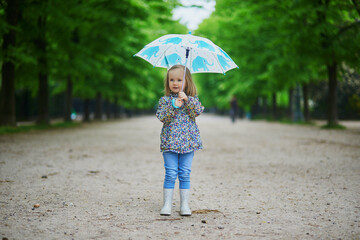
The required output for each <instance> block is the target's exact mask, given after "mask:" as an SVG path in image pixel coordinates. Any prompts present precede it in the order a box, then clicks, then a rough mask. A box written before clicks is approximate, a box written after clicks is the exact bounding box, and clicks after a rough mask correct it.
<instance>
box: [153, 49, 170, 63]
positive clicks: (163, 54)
mask: <svg viewBox="0 0 360 240" xmlns="http://www.w3.org/2000/svg"><path fill="white" fill-rule="evenodd" d="M172 46H173V45H170V46H169V47H167V48H166V49H165V50H164V51H163V53H162V54H161V56H160V57H159V59H158V60H157V61H156V62H155V64H154V65H153V66H155V67H156V64H158V62H159V61H160V60H161V59H162V56H165V53H166V51H167V50H168V49H169V48H171V47H172Z"/></svg>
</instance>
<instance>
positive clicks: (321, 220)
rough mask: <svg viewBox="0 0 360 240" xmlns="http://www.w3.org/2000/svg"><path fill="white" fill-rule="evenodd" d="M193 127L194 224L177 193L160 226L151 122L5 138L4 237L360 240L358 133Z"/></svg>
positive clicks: (158, 169)
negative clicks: (196, 131) (198, 141)
mask: <svg viewBox="0 0 360 240" xmlns="http://www.w3.org/2000/svg"><path fill="white" fill-rule="evenodd" d="M198 125H199V128H200V131H201V135H202V139H203V142H204V146H205V149H204V150H201V151H199V152H197V153H196V154H195V158H194V162H193V169H192V196H191V202H190V206H191V208H192V210H193V211H194V214H193V215H192V216H191V217H180V216H179V214H178V211H179V194H178V191H176V194H175V196H174V208H173V214H172V216H170V217H162V216H160V215H159V210H160V208H161V205H162V182H163V171H164V170H163V160H162V156H161V154H160V152H159V141H160V140H159V134H160V129H161V123H160V122H159V121H158V120H157V119H156V118H155V117H154V116H151V117H141V118H134V119H130V120H121V121H115V122H107V123H92V124H88V125H84V126H82V127H79V128H76V129H67V130H52V131H40V132H31V133H22V134H15V135H8V136H0V237H1V238H3V237H6V238H8V239H9V240H10V239H339V238H341V239H359V238H360V213H359V212H360V124H359V123H351V124H350V125H349V126H350V127H349V130H345V131H336V130H334V131H328V130H320V129H319V128H317V127H308V126H291V125H283V124H277V123H266V122H261V121H259V122H248V121H238V122H237V123H236V124H234V125H232V124H231V123H230V121H229V119H228V118H223V117H215V116H209V115H204V116H201V117H199V119H198ZM177 187H178V184H177V185H176V188H177ZM34 204H40V207H39V208H35V209H34V210H32V208H33V205H34ZM199 210H203V211H199ZM209 210H214V211H209Z"/></svg>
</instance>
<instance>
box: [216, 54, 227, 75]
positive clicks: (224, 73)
mask: <svg viewBox="0 0 360 240" xmlns="http://www.w3.org/2000/svg"><path fill="white" fill-rule="evenodd" d="M214 55H215V59H216V61H217V63H218V64H219V66H220V69H221V70H222V71H223V72H222V73H223V74H225V69H223V67H222V66H221V64H220V62H219V59H218V58H217V57H216V54H214Z"/></svg>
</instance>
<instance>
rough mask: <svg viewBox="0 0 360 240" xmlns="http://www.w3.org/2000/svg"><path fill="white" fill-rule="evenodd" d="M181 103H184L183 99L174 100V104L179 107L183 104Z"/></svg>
mask: <svg viewBox="0 0 360 240" xmlns="http://www.w3.org/2000/svg"><path fill="white" fill-rule="evenodd" d="M183 103H184V102H183V100H182V99H180V98H177V99H176V100H175V106H178V107H181V106H182V105H183Z"/></svg>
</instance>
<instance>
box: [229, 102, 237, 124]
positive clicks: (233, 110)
mask: <svg viewBox="0 0 360 240" xmlns="http://www.w3.org/2000/svg"><path fill="white" fill-rule="evenodd" d="M237 109H238V104H237V99H236V97H235V96H233V97H232V98H231V101H230V117H231V121H232V122H233V123H235V120H236V115H237Z"/></svg>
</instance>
